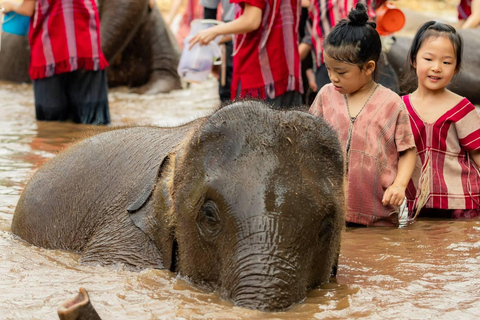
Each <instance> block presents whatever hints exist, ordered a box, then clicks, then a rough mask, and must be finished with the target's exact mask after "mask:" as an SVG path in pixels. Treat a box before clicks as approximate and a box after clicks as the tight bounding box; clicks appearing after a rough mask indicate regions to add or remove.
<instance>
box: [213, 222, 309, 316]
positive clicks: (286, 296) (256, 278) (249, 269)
mask: <svg viewBox="0 0 480 320" xmlns="http://www.w3.org/2000/svg"><path fill="white" fill-rule="evenodd" d="M266 220H267V221H268V220H269V219H266ZM266 220H265V219H262V221H261V222H260V223H259V221H258V220H256V219H255V221H254V222H257V223H253V225H252V224H251V225H250V226H249V227H248V228H247V229H249V231H247V233H249V235H248V236H246V237H245V238H244V240H242V241H239V242H237V246H236V250H234V252H235V253H234V254H233V256H231V260H230V261H231V265H230V266H228V267H227V268H226V270H228V271H227V274H226V275H225V279H224V281H223V282H222V283H223V290H225V291H226V294H225V296H226V297H227V298H228V299H230V300H232V301H233V302H234V303H235V304H236V305H238V306H242V307H246V308H250V309H258V310H263V311H275V310H277V311H278V310H284V309H287V308H289V307H290V306H291V305H293V304H295V303H297V302H299V301H301V300H303V299H304V298H305V296H306V291H307V289H306V287H307V285H306V282H307V280H306V276H302V275H306V272H304V271H305V270H304V265H303V264H300V262H299V261H300V254H301V249H300V248H299V247H298V244H295V238H296V237H295V235H293V234H291V233H287V234H285V233H284V234H279V233H278V232H276V231H274V230H277V231H278V230H279V223H278V221H276V222H273V221H270V222H273V223H268V222H267V221H266ZM262 222H263V223H262ZM266 222H267V223H266ZM252 228H253V230H252ZM258 228H259V229H261V230H258ZM282 229H283V228H282ZM291 229H292V228H289V230H291ZM284 230H285V229H284ZM252 231H253V232H252Z"/></svg>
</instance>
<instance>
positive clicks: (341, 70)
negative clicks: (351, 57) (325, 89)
mask: <svg viewBox="0 0 480 320" xmlns="http://www.w3.org/2000/svg"><path fill="white" fill-rule="evenodd" d="M323 57H324V62H325V66H326V67H327V71H328V77H329V78H330V81H332V84H333V86H334V88H335V90H336V91H338V92H339V93H341V94H351V93H354V92H356V91H358V90H360V89H361V88H362V87H364V86H365V85H366V84H368V83H370V82H371V81H372V73H373V71H374V70H375V62H373V61H369V62H367V63H366V64H365V66H364V67H363V68H362V69H360V68H359V67H358V66H357V65H355V64H351V63H347V62H343V61H339V60H335V59H333V58H331V57H330V56H329V55H328V54H327V53H326V52H325V51H324V52H323Z"/></svg>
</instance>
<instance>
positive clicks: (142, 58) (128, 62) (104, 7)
mask: <svg viewBox="0 0 480 320" xmlns="http://www.w3.org/2000/svg"><path fill="white" fill-rule="evenodd" d="M98 9H99V14H100V28H101V29H100V32H101V35H100V37H101V46H102V51H103V53H104V55H105V58H106V59H107V60H108V63H109V64H110V66H109V68H108V69H107V70H108V71H107V75H108V83H109V86H111V87H114V86H120V85H126V86H131V87H140V88H138V89H137V91H139V92H140V93H147V94H148V93H150V94H155V93H160V92H170V91H172V90H175V89H180V88H181V83H180V77H179V75H178V74H177V65H178V62H179V58H180V54H179V52H178V48H177V45H176V42H175V40H174V39H173V36H172V35H171V33H170V31H169V29H168V27H167V26H166V25H165V23H164V21H163V18H162V15H161V14H160V11H159V10H158V8H157V7H156V5H155V2H154V1H149V0H99V1H98ZM29 59H30V50H29V45H28V39H27V37H22V36H17V35H13V34H9V33H3V34H2V50H1V51H0V80H6V81H13V82H30V77H29V75H28V65H29V61H30V60H29Z"/></svg>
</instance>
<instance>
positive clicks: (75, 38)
mask: <svg viewBox="0 0 480 320" xmlns="http://www.w3.org/2000/svg"><path fill="white" fill-rule="evenodd" d="M29 41H30V47H31V54H30V69H29V72H30V77H31V78H32V80H35V79H42V78H46V77H51V76H53V75H55V74H60V73H65V72H71V71H74V70H78V69H85V70H102V69H104V68H105V67H106V66H108V63H107V60H106V59H105V57H104V56H103V53H102V50H101V48H100V19H99V16H98V10H97V6H96V3H95V0H37V4H36V7H35V14H34V15H33V17H32V19H30V31H29Z"/></svg>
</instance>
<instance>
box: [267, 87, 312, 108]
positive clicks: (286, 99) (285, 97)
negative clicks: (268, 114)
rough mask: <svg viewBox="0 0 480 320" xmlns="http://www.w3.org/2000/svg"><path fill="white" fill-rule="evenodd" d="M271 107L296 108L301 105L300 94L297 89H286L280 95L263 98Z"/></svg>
mask: <svg viewBox="0 0 480 320" xmlns="http://www.w3.org/2000/svg"><path fill="white" fill-rule="evenodd" d="M265 101H266V102H267V103H268V104H270V105H271V106H272V108H273V109H298V108H299V107H300V106H302V105H303V103H302V94H301V93H300V92H297V91H287V92H285V93H284V94H282V95H281V96H278V97H275V98H273V99H268V98H267V99H266V100H265Z"/></svg>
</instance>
